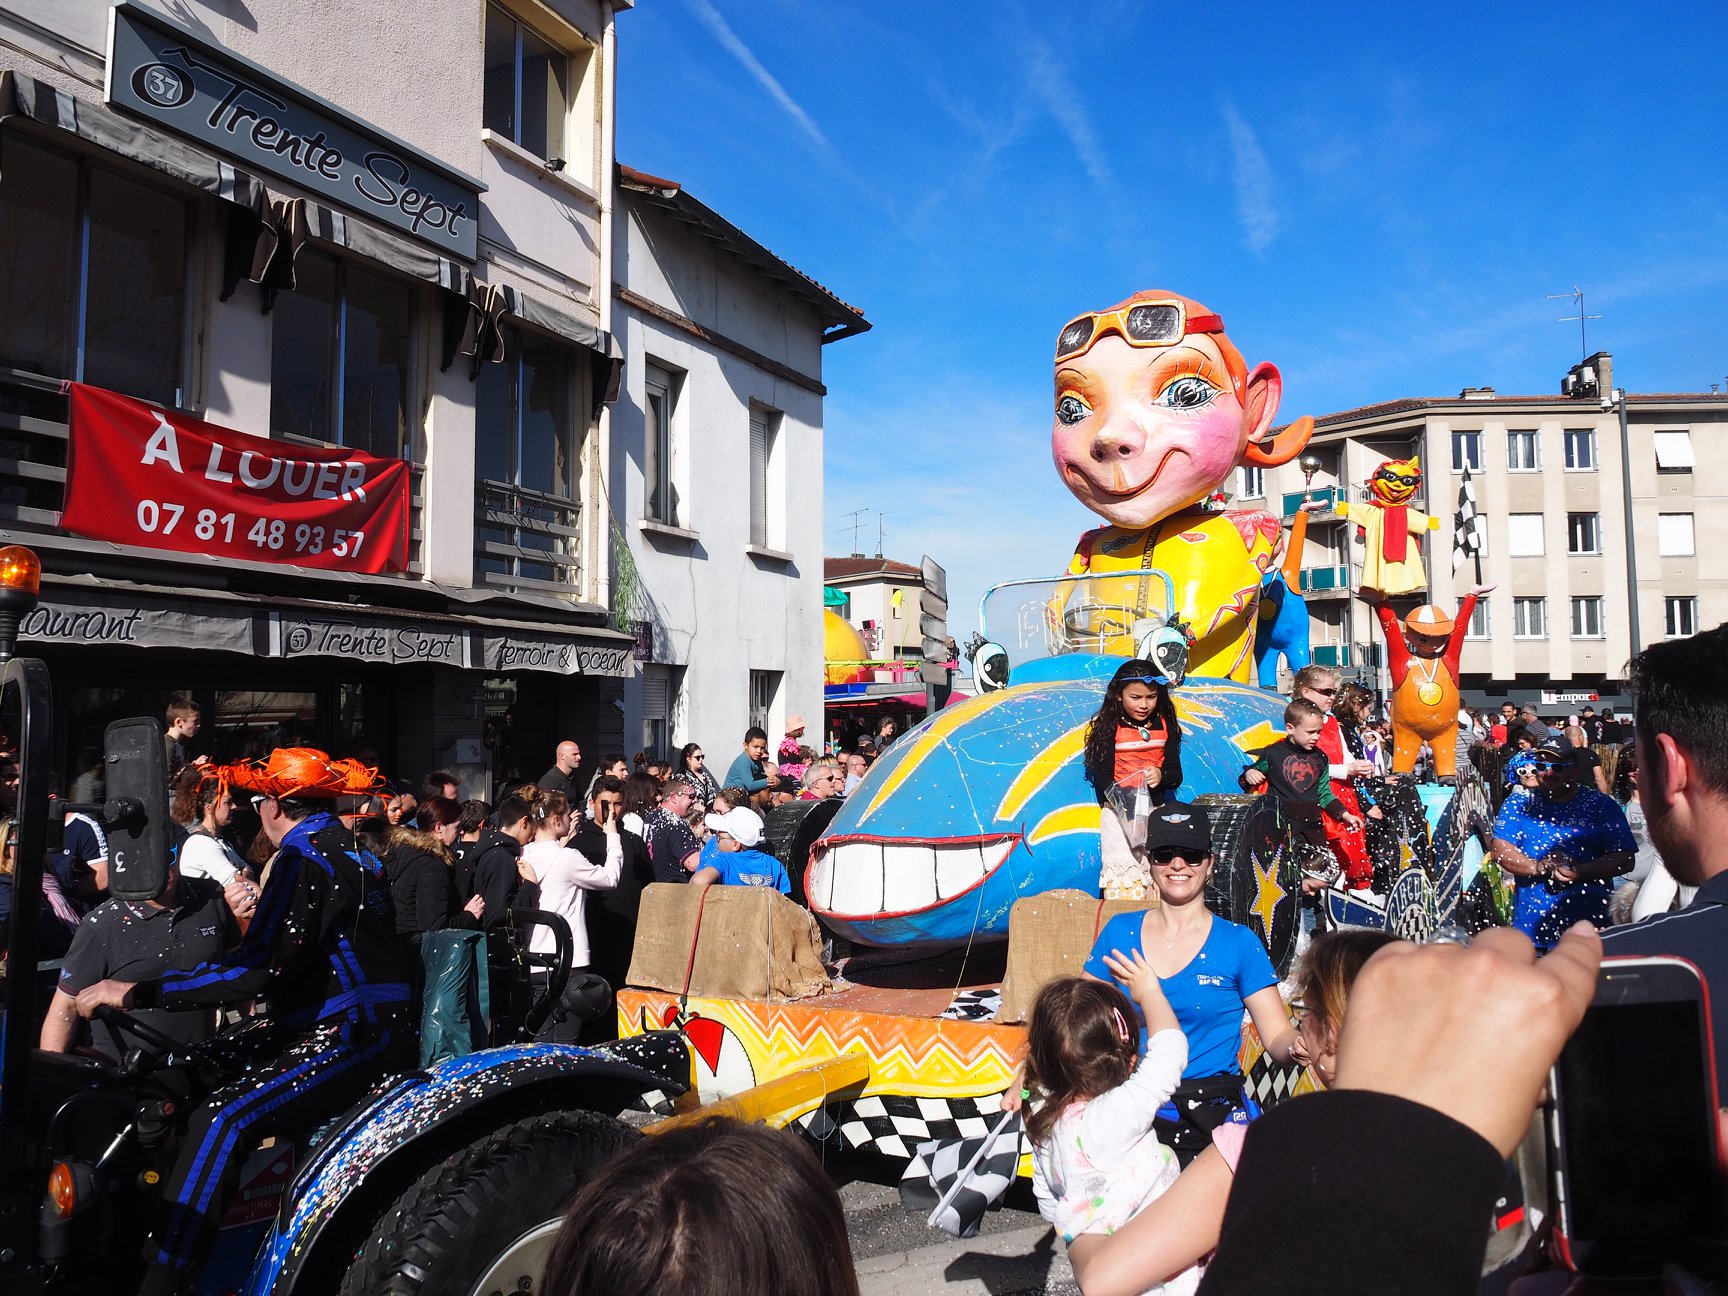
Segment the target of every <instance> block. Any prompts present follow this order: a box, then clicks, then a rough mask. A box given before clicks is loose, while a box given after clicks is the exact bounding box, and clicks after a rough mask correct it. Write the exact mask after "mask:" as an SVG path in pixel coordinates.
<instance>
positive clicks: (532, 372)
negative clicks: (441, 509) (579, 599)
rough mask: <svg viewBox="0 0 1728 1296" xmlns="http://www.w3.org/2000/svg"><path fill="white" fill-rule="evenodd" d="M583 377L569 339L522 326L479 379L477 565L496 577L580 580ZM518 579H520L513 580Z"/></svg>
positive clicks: (504, 581) (498, 581)
mask: <svg viewBox="0 0 1728 1296" xmlns="http://www.w3.org/2000/svg"><path fill="white" fill-rule="evenodd" d="M575 385H576V375H575V364H574V360H573V357H572V355H571V350H570V348H569V346H567V345H563V344H559V343H554V342H551V341H549V340H548V341H541V340H539V339H538V338H536V337H533V336H531V335H529V334H525V333H518V334H516V335H514V336H513V337H512V338H511V339H510V342H509V346H508V349H507V351H506V353H505V357H504V360H503V362H502V363H500V364H488V365H486V366H484V367H483V368H482V369H481V371H480V378H479V381H478V383H477V384H476V388H477V390H476V392H475V402H476V406H477V410H476V418H475V429H474V469H475V475H476V476H477V477H478V478H479V479H480V517H479V518H478V520H477V530H476V538H477V542H478V546H479V552H478V553H477V555H476V567H477V569H478V570H479V571H480V572H481V573H485V574H490V575H491V576H492V577H494V578H495V579H493V580H492V581H491V582H490V583H492V584H507V585H508V584H527V583H530V582H540V583H543V584H553V585H558V586H568V585H572V584H574V583H575V576H576V566H577V535H578V533H577V529H576V520H577V504H576V499H577V480H578V469H577V463H576V454H577V443H576V416H575V412H576V392H575ZM512 578H514V579H512Z"/></svg>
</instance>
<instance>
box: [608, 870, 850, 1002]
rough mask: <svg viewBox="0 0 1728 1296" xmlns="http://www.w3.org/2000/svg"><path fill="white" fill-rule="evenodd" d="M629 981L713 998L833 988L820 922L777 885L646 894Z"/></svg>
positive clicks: (796, 994) (658, 889)
mask: <svg viewBox="0 0 1728 1296" xmlns="http://www.w3.org/2000/svg"><path fill="white" fill-rule="evenodd" d="M629 983H630V984H631V985H633V986H639V987H641V988H643V989H647V990H667V991H670V992H671V993H673V994H692V995H701V996H706V997H708V998H714V999H808V998H810V997H811V996H812V995H820V994H827V993H828V992H829V990H830V989H832V988H833V986H832V983H831V982H830V981H829V980H828V973H827V971H826V970H825V969H824V968H823V966H822V937H821V935H820V933H819V932H818V931H817V929H816V919H815V918H814V917H813V916H812V915H811V914H810V912H809V911H808V910H806V909H804V908H802V907H800V906H799V905H796V904H794V903H793V902H792V901H790V900H788V899H787V898H786V897H785V896H783V895H781V894H780V893H779V892H778V891H776V890H774V889H773V888H772V887H752V886H710V887H695V886H688V885H679V884H676V883H664V882H657V883H654V884H653V885H651V886H649V887H647V888H646V889H644V890H643V892H642V908H641V911H640V912H639V913H638V915H637V919H636V948H635V950H634V951H633V953H632V955H631V959H630V973H629Z"/></svg>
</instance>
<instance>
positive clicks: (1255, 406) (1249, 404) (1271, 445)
mask: <svg viewBox="0 0 1728 1296" xmlns="http://www.w3.org/2000/svg"><path fill="white" fill-rule="evenodd" d="M1283 395H1284V379H1283V377H1282V375H1280V374H1279V372H1278V366H1276V365H1274V364H1271V363H1269V362H1265V361H1262V362H1261V363H1260V364H1257V365H1255V366H1254V372H1253V373H1251V374H1249V375H1248V381H1247V383H1246V384H1245V385H1244V387H1243V391H1242V408H1243V410H1244V412H1245V413H1246V414H1247V416H1248V444H1247V446H1246V447H1245V448H1244V449H1243V451H1242V462H1243V463H1245V464H1248V465H1250V466H1252V467H1256V468H1276V467H1277V466H1278V465H1279V464H1285V463H1289V462H1290V461H1291V460H1292V459H1294V458H1295V457H1296V456H1297V455H1299V454H1301V453H1302V451H1303V449H1304V448H1305V447H1306V446H1307V445H1308V438H1309V437H1311V436H1313V435H1314V420H1313V419H1312V418H1310V417H1309V416H1308V415H1306V414H1304V415H1303V416H1302V417H1301V418H1299V419H1297V420H1296V421H1295V422H1294V423H1292V424H1290V426H1289V427H1287V428H1285V429H1284V430H1283V431H1281V432H1279V433H1278V435H1277V436H1273V435H1272V420H1273V419H1275V418H1276V417H1277V416H1278V401H1279V399H1280V398H1281V397H1282V396H1283Z"/></svg>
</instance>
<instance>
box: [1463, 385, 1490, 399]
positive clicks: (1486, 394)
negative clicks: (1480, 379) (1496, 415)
mask: <svg viewBox="0 0 1728 1296" xmlns="http://www.w3.org/2000/svg"><path fill="white" fill-rule="evenodd" d="M1458 399H1459V400H1493V399H1494V389H1493V388H1492V387H1466V388H1465V389H1464V390H1463V391H1461V392H1459V393H1458Z"/></svg>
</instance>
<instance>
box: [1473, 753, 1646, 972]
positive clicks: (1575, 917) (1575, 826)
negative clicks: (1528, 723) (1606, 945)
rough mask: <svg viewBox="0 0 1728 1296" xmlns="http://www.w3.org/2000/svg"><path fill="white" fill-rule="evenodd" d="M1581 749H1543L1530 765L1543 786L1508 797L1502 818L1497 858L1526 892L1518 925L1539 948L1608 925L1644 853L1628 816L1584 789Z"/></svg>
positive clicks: (1497, 822) (1519, 898) (1517, 907)
mask: <svg viewBox="0 0 1728 1296" xmlns="http://www.w3.org/2000/svg"><path fill="white" fill-rule="evenodd" d="M1573 750H1576V749H1565V748H1561V747H1558V746H1555V745H1552V744H1544V745H1542V746H1540V747H1537V748H1536V749H1535V751H1533V752H1532V753H1531V758H1532V759H1531V762H1530V765H1529V768H1530V769H1533V770H1534V771H1535V774H1536V785H1535V787H1534V788H1532V789H1531V790H1530V791H1529V792H1527V793H1525V794H1523V795H1521V796H1520V795H1514V796H1509V797H1507V798H1506V801H1505V804H1503V805H1502V806H1501V807H1500V813H1499V814H1498V815H1497V816H1496V817H1495V819H1494V858H1495V861H1496V862H1497V863H1498V864H1499V865H1500V867H1501V868H1503V869H1505V870H1506V871H1507V872H1508V873H1510V874H1512V875H1513V877H1514V879H1515V881H1516V885H1517V888H1518V893H1517V895H1516V897H1515V898H1514V900H1513V906H1512V925H1513V926H1514V927H1516V928H1517V929H1518V930H1519V931H1521V932H1523V933H1524V934H1525V935H1526V936H1528V937H1529V938H1530V939H1531V941H1532V942H1533V943H1534V944H1535V946H1536V948H1537V949H1539V950H1547V949H1552V948H1553V947H1554V943H1555V942H1556V941H1558V940H1559V939H1560V935H1561V933H1562V932H1564V931H1565V930H1566V928H1568V927H1570V926H1571V925H1572V924H1573V923H1575V922H1579V921H1589V922H1592V923H1594V924H1595V925H1596V926H1598V927H1606V926H1608V923H1609V918H1608V901H1609V898H1610V897H1611V896H1612V895H1613V880H1614V879H1615V878H1616V877H1618V876H1620V874H1622V873H1626V872H1629V871H1630V870H1631V868H1632V862H1633V860H1634V859H1635V858H1636V856H1637V853H1638V843H1637V842H1636V841H1635V840H1634V839H1633V836H1632V830H1631V828H1630V827H1628V826H1627V823H1626V812H1625V811H1624V810H1622V809H1621V808H1620V806H1619V803H1617V802H1616V801H1615V800H1614V798H1613V797H1610V796H1604V795H1603V794H1602V793H1600V792H1598V791H1597V790H1596V789H1595V788H1593V787H1585V786H1583V784H1582V782H1581V780H1580V776H1581V775H1583V774H1584V772H1585V770H1586V769H1587V766H1586V765H1585V764H1584V763H1583V762H1582V761H1580V760H1579V759H1578V758H1576V757H1575V756H1574V755H1573V754H1572V753H1573ZM1524 781H1528V776H1526V778H1525V780H1524Z"/></svg>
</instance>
